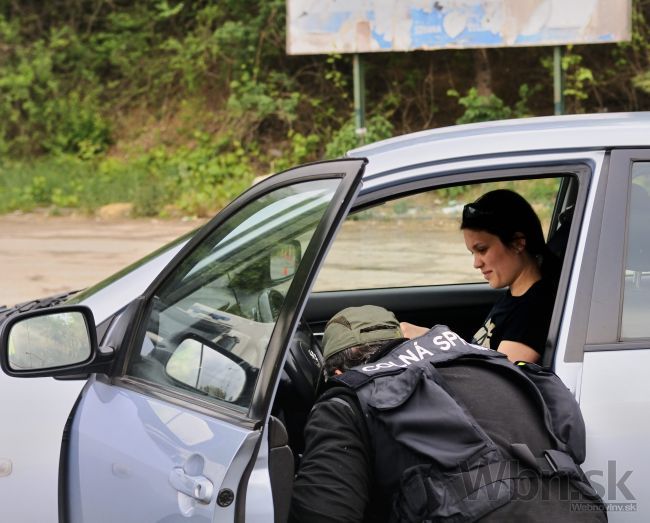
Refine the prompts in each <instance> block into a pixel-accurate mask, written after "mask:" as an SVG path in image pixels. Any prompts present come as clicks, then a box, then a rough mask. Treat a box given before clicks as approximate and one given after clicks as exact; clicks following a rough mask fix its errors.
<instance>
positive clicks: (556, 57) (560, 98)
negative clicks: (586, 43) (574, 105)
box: [553, 45, 564, 114]
mask: <svg viewBox="0 0 650 523" xmlns="http://www.w3.org/2000/svg"><path fill="white" fill-rule="evenodd" d="M553 102H554V105H555V114H564V72H563V71H562V47H560V46H559V45H556V46H555V47H554V48H553Z"/></svg>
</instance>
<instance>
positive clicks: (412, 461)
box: [334, 325, 598, 522]
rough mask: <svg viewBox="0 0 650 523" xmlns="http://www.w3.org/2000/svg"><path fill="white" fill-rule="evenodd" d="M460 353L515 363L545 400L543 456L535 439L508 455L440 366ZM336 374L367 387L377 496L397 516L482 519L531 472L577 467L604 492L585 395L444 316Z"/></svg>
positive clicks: (561, 472) (506, 365)
mask: <svg viewBox="0 0 650 523" xmlns="http://www.w3.org/2000/svg"><path fill="white" fill-rule="evenodd" d="M456 360H458V362H457V363H462V362H463V361H464V362H467V363H470V362H471V363H472V364H475V365H485V366H488V367H492V366H499V367H500V368H501V369H507V370H506V371H505V372H507V373H509V374H510V375H511V376H512V379H513V380H519V381H520V382H521V383H522V384H523V387H524V391H530V394H531V395H532V396H533V397H534V398H535V400H536V402H537V403H538V405H539V407H540V409H541V412H543V415H544V425H545V426H546V429H547V431H548V435H549V436H550V438H551V441H552V442H553V448H551V449H548V450H546V451H545V453H544V456H543V457H539V456H534V455H533V453H532V452H531V451H530V449H529V448H528V447H527V445H526V444H525V442H512V443H511V451H512V453H513V454H514V455H516V456H517V458H518V459H517V460H514V461H513V460H507V459H506V458H505V457H504V456H503V453H502V452H501V451H500V450H499V448H498V447H497V446H496V445H495V443H494V442H493V441H492V440H491V438H490V437H489V436H488V435H487V434H486V433H485V432H484V431H483V429H482V428H481V427H480V426H479V425H478V423H477V422H476V420H475V419H474V417H473V416H472V415H471V414H470V413H469V412H468V411H467V409H466V408H465V407H464V406H463V405H462V404H460V403H459V402H458V401H457V400H456V399H454V397H453V395H452V393H451V391H450V389H449V388H448V387H447V385H446V383H445V381H444V379H443V377H442V376H441V375H440V373H439V372H438V371H437V369H436V366H440V365H445V364H449V363H450V362H454V361H456ZM502 373H503V372H502ZM334 381H335V382H337V383H342V384H344V385H346V386H348V387H350V388H352V389H353V390H354V391H355V392H356V394H357V397H358V399H359V403H360V405H361V408H362V411H363V413H364V416H365V421H366V425H367V427H368V434H369V437H370V439H371V442H372V446H373V450H374V455H375V463H374V477H375V483H376V488H377V492H375V496H374V497H376V498H377V499H380V500H384V501H387V500H388V499H390V498H391V497H392V509H391V510H392V515H391V521H431V520H436V521H446V522H456V521H459V522H460V521H475V520H476V519H479V518H481V517H482V516H485V515H486V514H489V513H490V512H491V511H493V510H495V509H497V508H499V507H501V506H502V505H504V504H506V503H507V502H508V501H510V499H511V498H512V496H513V492H514V483H513V482H514V481H516V479H517V478H519V477H522V476H524V475H530V474H537V475H542V476H567V477H569V478H570V479H571V482H572V483H573V484H574V485H575V486H576V487H577V488H578V489H579V490H580V491H581V492H582V493H583V494H585V495H586V496H587V497H589V498H592V499H595V500H598V497H597V494H596V493H595V491H594V490H593V488H592V487H591V486H590V485H589V483H588V481H587V480H586V478H585V476H584V474H583V472H582V470H581V469H580V467H579V464H580V463H582V462H583V461H584V458H585V427H584V421H583V419H582V415H581V413H580V409H579V407H578V404H577V402H576V401H575V399H574V397H573V395H572V394H571V393H570V392H569V390H568V389H567V388H566V386H565V385H564V384H563V383H562V381H561V380H560V379H559V378H558V377H557V376H556V375H555V374H553V373H552V372H550V371H548V370H545V369H542V368H541V367H539V366H538V365H535V364H517V365H513V364H512V363H511V362H509V361H508V359H507V358H506V357H505V356H504V355H503V354H501V353H499V352H496V351H493V350H490V349H486V348H483V347H479V346H476V345H471V344H469V343H467V342H466V341H465V340H463V339H462V338H460V336H458V335H457V334H455V333H454V332H452V331H451V330H449V328H448V327H446V326H441V325H437V326H435V327H434V328H433V329H431V330H430V331H429V332H428V333H427V334H425V335H424V336H421V337H419V338H416V339H414V340H409V341H407V342H404V343H402V344H401V345H399V346H397V347H396V348H394V349H393V350H391V351H390V352H389V353H388V354H387V355H385V356H382V357H381V358H380V359H378V360H377V361H372V362H368V363H366V364H363V365H359V366H357V367H355V368H353V369H351V370H349V371H347V372H345V373H344V374H342V375H340V376H338V377H337V378H334Z"/></svg>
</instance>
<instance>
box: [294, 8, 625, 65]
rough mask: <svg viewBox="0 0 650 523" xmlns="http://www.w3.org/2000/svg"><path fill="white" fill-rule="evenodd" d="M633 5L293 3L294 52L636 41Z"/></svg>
mask: <svg viewBox="0 0 650 523" xmlns="http://www.w3.org/2000/svg"><path fill="white" fill-rule="evenodd" d="M631 3H632V2H631V0H287V53H288V54H321V53H372V52H381V51H415V50H434V49H462V48H475V47H512V46H534V45H565V44H593V43H609V42H618V41H622V40H629V39H630V35H631V13H632V5H631Z"/></svg>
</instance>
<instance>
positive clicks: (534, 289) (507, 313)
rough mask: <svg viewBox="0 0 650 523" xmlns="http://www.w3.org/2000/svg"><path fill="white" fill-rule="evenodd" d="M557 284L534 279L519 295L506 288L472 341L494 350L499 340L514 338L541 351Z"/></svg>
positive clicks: (546, 333)
mask: <svg viewBox="0 0 650 523" xmlns="http://www.w3.org/2000/svg"><path fill="white" fill-rule="evenodd" d="M555 291H556V286H555V285H554V284H553V283H551V282H550V281H549V280H545V279H541V280H539V281H537V282H535V283H534V284H533V285H532V286H531V288H530V289H528V290H527V291H526V292H525V293H524V294H522V295H521V296H513V295H512V294H510V290H507V291H506V292H505V294H503V295H502V296H501V297H500V298H499V299H498V300H497V302H496V303H495V304H494V307H492V310H491V311H490V314H488V317H487V319H486V320H485V322H484V323H483V326H482V327H481V328H480V329H479V330H478V331H477V332H476V334H474V338H473V339H472V343H475V344H477V345H481V346H483V347H487V348H490V349H493V350H497V349H498V348H499V344H500V343H501V342H502V341H504V340H505V341H516V342H519V343H523V344H524V345H528V346H529V347H530V348H531V349H534V350H535V351H537V352H539V354H543V353H544V345H545V344H546V338H547V336H548V328H549V325H550V324H551V316H552V314H553V304H554V303H555Z"/></svg>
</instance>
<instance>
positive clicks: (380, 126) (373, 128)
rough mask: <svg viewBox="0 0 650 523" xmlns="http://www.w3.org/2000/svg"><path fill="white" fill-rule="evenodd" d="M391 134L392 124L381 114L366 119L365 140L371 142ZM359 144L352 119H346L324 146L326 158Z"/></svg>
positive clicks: (338, 155)
mask: <svg viewBox="0 0 650 523" xmlns="http://www.w3.org/2000/svg"><path fill="white" fill-rule="evenodd" d="M391 136H393V124H392V123H391V122H390V121H389V120H388V119H387V118H386V117H385V116H383V115H381V114H375V115H373V116H371V117H370V118H368V119H367V121H366V135H365V142H366V143H372V142H376V141H378V140H384V139H386V138H390V137H391ZM359 145H361V143H360V140H359V136H358V135H357V132H356V123H355V121H354V120H349V121H347V122H346V123H345V124H344V125H343V126H342V127H341V128H340V129H339V130H338V131H337V132H336V133H334V135H333V136H332V139H331V141H330V142H329V143H328V144H327V147H326V148H325V156H326V157H327V158H338V157H340V156H343V155H344V154H345V153H346V152H347V151H349V150H350V149H354V148H355V147H358V146H359Z"/></svg>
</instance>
